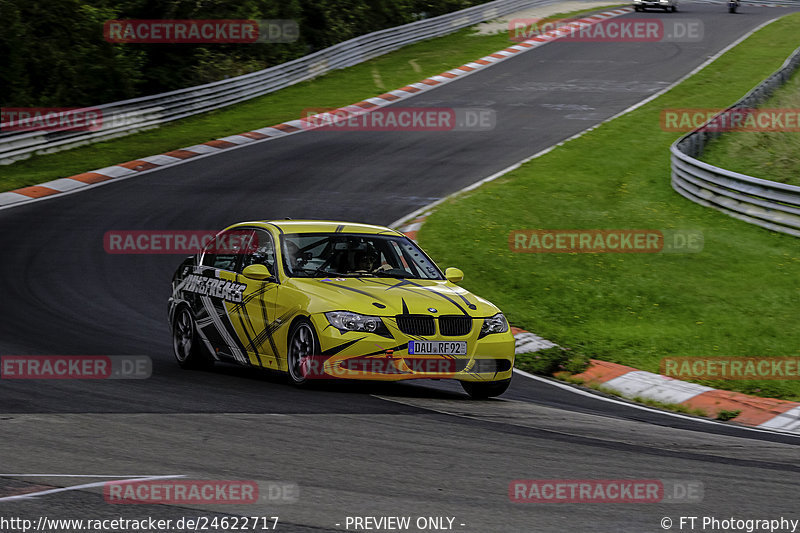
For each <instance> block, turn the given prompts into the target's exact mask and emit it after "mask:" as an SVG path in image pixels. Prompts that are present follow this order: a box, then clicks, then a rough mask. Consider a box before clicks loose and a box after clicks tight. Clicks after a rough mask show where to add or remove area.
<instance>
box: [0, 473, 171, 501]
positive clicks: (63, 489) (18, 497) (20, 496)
mask: <svg viewBox="0 0 800 533" xmlns="http://www.w3.org/2000/svg"><path fill="white" fill-rule="evenodd" d="M182 477H186V476H183V475H178V476H151V477H145V478H136V479H131V478H127V479H119V480H117V481H118V483H136V482H140V481H154V480H156V479H175V478H182ZM107 483H109V482H108V481H96V482H94V483H83V484H81V485H72V486H69V487H59V488H55V489H48V490H42V491H39V492H29V493H27V494H17V495H14V496H6V497H4V498H0V502H7V501H15V500H26V499H31V498H36V497H38V496H47V495H48V494H56V493H58V492H67V491H70V490H80V489H91V488H95V487H102V486H104V485H106V484H107Z"/></svg>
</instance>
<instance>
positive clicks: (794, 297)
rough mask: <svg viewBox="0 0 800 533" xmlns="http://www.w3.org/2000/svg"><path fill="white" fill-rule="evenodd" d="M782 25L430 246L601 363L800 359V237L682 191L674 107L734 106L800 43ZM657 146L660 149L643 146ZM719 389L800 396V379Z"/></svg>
mask: <svg viewBox="0 0 800 533" xmlns="http://www.w3.org/2000/svg"><path fill="white" fill-rule="evenodd" d="M798 35H800V14H795V15H791V16H788V17H785V18H783V19H781V20H780V21H778V22H776V23H774V24H771V25H770V26H768V27H767V28H764V29H762V30H761V31H759V32H757V33H756V34H755V35H753V36H752V37H750V38H749V39H748V40H747V41H746V42H745V43H743V44H741V45H740V46H738V47H736V48H735V49H734V50H732V51H730V52H728V53H726V54H725V55H724V56H722V57H721V58H719V59H718V60H717V61H715V62H714V63H712V64H711V65H710V66H709V67H707V68H706V69H704V70H703V71H701V72H700V73H698V74H696V75H695V76H693V77H692V78H690V79H689V80H687V81H685V82H684V83H682V84H681V85H679V86H677V87H675V88H674V89H672V90H671V91H669V92H668V93H666V94H664V95H662V96H661V97H659V98H658V99H656V100H654V101H653V102H650V103H648V104H647V105H645V106H643V107H641V108H639V109H637V110H636V111H633V112H632V113H629V114H627V115H625V116H623V117H620V118H618V119H616V120H614V121H612V122H609V123H607V124H604V125H602V126H600V127H599V128H597V129H595V130H594V131H592V132H590V133H588V134H586V135H584V136H582V137H581V138H578V139H576V140H573V141H570V142H568V143H566V144H565V145H564V146H562V147H560V148H557V149H556V150H554V151H552V152H550V153H549V154H546V155H544V156H542V157H540V158H537V159H535V160H533V161H531V162H529V163H527V164H525V165H523V166H522V167H521V168H519V169H517V170H515V171H513V172H511V173H509V174H507V175H505V176H503V177H502V178H500V179H498V180H495V181H494V182H492V183H489V184H487V185H485V186H483V187H481V188H479V189H477V190H474V191H471V192H469V193H466V194H463V195H460V196H458V197H456V198H454V199H451V200H448V201H446V202H444V203H443V204H441V205H440V206H439V207H438V208H437V210H436V212H435V213H434V214H433V215H432V216H431V217H430V218H429V219H428V220H427V222H426V223H425V225H424V226H423V227H422V229H421V231H420V233H419V238H420V241H421V244H422V245H423V247H424V248H425V249H426V250H428V251H429V252H430V253H431V254H432V256H433V257H435V258H436V260H437V262H438V263H439V264H440V265H442V266H458V267H460V268H462V269H463V270H464V271H465V273H466V278H465V280H464V282H463V285H464V286H465V287H466V288H467V289H469V290H472V291H475V292H476V293H478V294H480V295H482V296H484V297H486V298H488V299H490V300H492V301H493V302H494V303H496V304H497V305H499V306H500V307H501V308H502V309H503V311H504V312H505V313H506V315H507V316H508V318H509V320H510V322H511V323H512V324H514V325H516V326H519V327H522V328H525V329H528V330H531V331H534V332H536V333H537V334H539V335H542V336H544V337H545V338H547V339H550V340H551V341H553V342H556V343H558V344H559V345H560V346H564V347H568V348H570V349H571V350H572V351H573V352H574V353H576V354H580V355H584V356H587V357H591V358H597V359H603V360H607V361H612V362H616V363H621V364H626V365H630V366H634V367H636V368H640V369H643V370H648V371H653V372H658V367H659V360H660V359H661V358H662V357H665V356H719V355H727V356H798V355H800V328H798V327H797V302H798V298H799V297H800V241H798V240H797V239H796V238H793V237H790V236H787V235H782V234H777V233H772V232H769V231H767V230H763V229H761V228H758V227H756V226H752V225H749V224H746V223H744V222H740V221H738V220H736V219H733V218H731V217H728V216H726V215H723V214H721V213H719V212H717V211H715V210H712V209H707V208H705V207H702V206H699V205H697V204H694V203H692V202H690V201H688V200H686V199H684V198H683V197H682V196H679V195H678V194H677V193H675V192H674V191H673V190H672V188H671V186H670V166H669V155H668V153H669V152H668V148H669V146H670V144H671V143H672V142H673V141H674V140H675V139H676V137H677V135H676V134H675V133H669V132H665V131H663V130H662V129H661V127H660V122H659V121H660V112H661V110H662V109H664V108H704V107H725V106H727V105H729V104H730V103H732V102H734V101H736V100H737V99H738V98H740V97H741V96H742V95H743V94H745V93H746V92H747V91H748V90H749V89H750V88H751V87H753V86H754V85H755V84H756V83H758V82H759V81H761V80H762V79H764V78H765V77H766V76H768V75H769V74H770V73H772V72H773V71H774V70H776V69H777V68H778V67H779V66H780V65H781V64H782V63H783V61H784V60H785V58H786V57H787V56H788V55H789V54H790V53H791V52H792V51H793V50H794V49H795V48H796V47H797V45H798V37H797V36H798ZM642 139H647V142H646V143H643V142H642V141H641V140H642ZM525 228H541V229H560V228H587V229H591V228H599V229H602V228H652V229H691V230H701V231H703V233H704V237H705V247H704V250H703V251H702V252H701V253H693V254H519V253H513V252H511V251H510V249H509V246H508V235H509V232H510V231H511V230H515V229H525ZM706 384H708V385H710V386H713V387H717V388H726V389H732V390H738V391H741V392H745V393H751V394H757V395H762V396H774V397H779V398H786V399H795V400H797V399H800V382H797V381H759V382H756V381H724V382H719V381H717V382H706Z"/></svg>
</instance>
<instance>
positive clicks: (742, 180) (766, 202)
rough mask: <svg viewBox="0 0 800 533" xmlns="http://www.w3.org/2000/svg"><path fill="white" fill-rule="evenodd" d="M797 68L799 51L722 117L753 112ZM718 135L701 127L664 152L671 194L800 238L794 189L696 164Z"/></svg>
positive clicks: (799, 204)
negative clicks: (669, 163) (667, 155)
mask: <svg viewBox="0 0 800 533" xmlns="http://www.w3.org/2000/svg"><path fill="white" fill-rule="evenodd" d="M798 67H800V48H798V49H797V50H795V51H794V53H793V54H792V55H791V56H789V58H788V59H787V60H786V61H785V62H784V64H783V66H782V67H781V68H780V69H778V70H777V71H775V72H774V73H773V74H772V75H771V76H770V77H768V78H767V79H766V80H764V81H763V82H761V83H759V84H758V85H757V86H756V87H755V88H753V90H751V91H750V92H749V93H747V94H746V95H745V96H744V98H742V99H741V100H739V101H738V102H736V103H735V104H734V105H732V106H731V107H729V108H728V109H727V110H725V111H723V112H722V113H725V112H727V111H730V110H735V109H753V108H755V107H757V106H758V105H759V104H761V103H762V102H764V101H765V100H766V99H767V98H769V97H770V96H771V95H772V93H773V92H774V91H775V89H776V88H778V87H780V86H781V85H783V84H784V83H786V81H787V80H788V79H789V77H790V76H791V75H792V73H793V72H794V71H795V70H797V68H798ZM722 113H720V114H719V115H721V114H722ZM719 115H717V116H719ZM711 121H713V119H711V120H710V121H709V122H711ZM706 124H708V122H707V123H706ZM720 135H722V133H721V132H719V131H703V127H701V128H699V129H697V130H694V131H692V132H690V133H688V134H686V135H684V136H683V137H681V138H680V139H678V140H677V141H675V143H674V144H673V145H672V146H671V147H670V154H671V161H672V188H673V189H675V190H676V191H677V192H678V193H679V194H681V195H682V196H684V197H686V198H688V199H689V200H691V201H693V202H696V203H698V204H700V205H703V206H706V207H712V208H714V209H717V210H719V211H722V212H723V213H726V214H728V215H730V216H732V217H735V218H738V219H741V220H744V221H746V222H749V223H751V224H756V225H758V226H761V227H764V228H768V229H771V230H774V231H779V232H782V233H788V234H790V235H794V236H795V237H800V187H798V186H794V185H786V184H784V183H777V182H774V181H769V180H765V179H760V178H754V177H752V176H747V175H745V174H739V173H738V172H732V171H730V170H725V169H724V168H719V167H715V166H713V165H709V164H708V163H703V162H702V161H699V160H698V159H697V157H700V156H701V155H702V153H703V150H704V149H705V146H706V143H708V141H710V140H713V139H716V138H717V137H719V136H720Z"/></svg>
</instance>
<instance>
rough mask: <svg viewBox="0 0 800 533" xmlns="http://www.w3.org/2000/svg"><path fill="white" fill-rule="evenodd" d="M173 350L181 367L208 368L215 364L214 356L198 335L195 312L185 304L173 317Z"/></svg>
mask: <svg viewBox="0 0 800 533" xmlns="http://www.w3.org/2000/svg"><path fill="white" fill-rule="evenodd" d="M172 350H173V353H174V354H175V360H176V361H178V365H180V367H181V368H190V369H192V368H193V369H202V370H208V369H210V368H211V367H212V366H214V358H213V357H211V354H209V353H208V350H207V349H206V347H205V346H203V343H202V342H201V341H200V339H199V337H198V335H197V324H196V322H195V320H194V314H193V313H192V311H191V309H189V308H188V307H187V306H185V305H182V306H181V307H179V308H178V310H177V311H176V312H175V316H174V317H173V319H172Z"/></svg>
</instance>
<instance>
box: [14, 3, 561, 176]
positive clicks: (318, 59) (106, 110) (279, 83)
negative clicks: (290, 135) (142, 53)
mask: <svg viewBox="0 0 800 533" xmlns="http://www.w3.org/2000/svg"><path fill="white" fill-rule="evenodd" d="M556 1H557V0H495V1H493V2H488V3H486V4H482V5H479V6H473V7H471V8H468V9H464V10H462V11H456V12H453V13H447V14H445V15H440V16H438V17H434V18H431V19H426V20H420V21H417V22H412V23H410V24H405V25H403V26H397V27H395V28H388V29H385V30H380V31H376V32H373V33H368V34H366V35H361V36H359V37H356V38H354V39H350V40H349V41H344V42H342V43H338V44H336V45H334V46H331V47H329V48H325V49H323V50H319V51H317V52H314V53H312V54H309V55H307V56H303V57H301V58H298V59H295V60H293V61H289V62H286V63H282V64H280V65H276V66H274V67H270V68H267V69H264V70H260V71H257V72H251V73H250V74H244V75H242V76H237V77H235V78H229V79H226V80H222V81H217V82H213V83H208V84H205V85H198V86H196V87H189V88H187V89H180V90H177V91H171V92H168V93H162V94H156V95H152V96H145V97H141V98H134V99H131V100H124V101H120V102H113V103H109V104H103V105H98V106H93V109H99V110H100V111H101V112H102V117H103V125H102V128H100V129H98V130H96V131H82V132H78V131H72V132H67V131H61V132H56V131H53V132H46V131H30V132H7V133H0V164H4V165H7V164H10V163H13V162H14V161H16V160H19V159H25V158H27V157H30V156H31V155H33V154H45V153H51V152H57V151H59V150H64V149H68V148H73V147H75V146H80V145H84V144H89V143H93V142H97V141H104V140H108V139H112V138H114V137H121V136H123V135H129V134H131V133H136V132H138V131H143V130H147V129H151V128H156V127H158V126H159V125H161V124H164V123H167V122H170V121H173V120H178V119H181V118H185V117H189V116H192V115H197V114H199V113H204V112H206V111H211V110H214V109H219V108H221V107H225V106H229V105H232V104H235V103H238V102H243V101H245V100H249V99H251V98H256V97H259V96H263V95H265V94H268V93H271V92H273V91H277V90H278V89H282V88H284V87H288V86H289V85H293V84H295V83H299V82H302V81H305V80H309V79H311V78H315V77H317V76H320V75H322V74H325V73H326V72H330V71H332V70H335V69H340V68H345V67H350V66H352V65H356V64H358V63H361V62H363V61H367V60H368V59H372V58H374V57H377V56H380V55H382V54H385V53H387V52H391V51H392V50H396V49H398V48H400V47H402V46H405V45H407V44H411V43H415V42H418V41H422V40H425V39H430V38H433V37H439V36H441V35H446V34H448V33H451V32H453V31H456V30H458V29H461V28H465V27H468V26H472V25H474V24H478V23H480V22H484V21H487V20H493V19H496V18H497V17H499V16H501V15H505V14H508V13H513V12H515V11H519V10H521V9H525V8H529V7H533V6H542V5H547V4H552V3H555V2H556ZM301 31H302V29H301Z"/></svg>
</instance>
